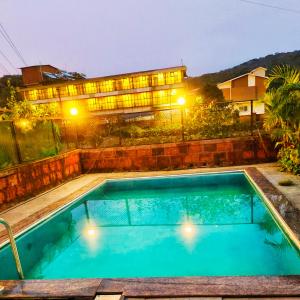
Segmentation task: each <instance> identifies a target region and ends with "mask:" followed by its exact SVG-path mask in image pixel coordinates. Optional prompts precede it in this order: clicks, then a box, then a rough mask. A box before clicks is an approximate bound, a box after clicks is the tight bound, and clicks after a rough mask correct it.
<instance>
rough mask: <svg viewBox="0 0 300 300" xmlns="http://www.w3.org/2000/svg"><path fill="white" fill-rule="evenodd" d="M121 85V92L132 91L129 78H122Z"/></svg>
mask: <svg viewBox="0 0 300 300" xmlns="http://www.w3.org/2000/svg"><path fill="white" fill-rule="evenodd" d="M121 83H122V89H123V90H129V89H132V80H131V78H122V79H121Z"/></svg>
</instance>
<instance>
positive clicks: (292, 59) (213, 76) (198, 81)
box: [188, 50, 300, 88]
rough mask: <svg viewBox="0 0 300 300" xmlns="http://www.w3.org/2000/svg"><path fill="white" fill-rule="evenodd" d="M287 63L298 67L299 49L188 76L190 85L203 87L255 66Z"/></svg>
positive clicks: (247, 70)
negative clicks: (199, 74)
mask: <svg viewBox="0 0 300 300" xmlns="http://www.w3.org/2000/svg"><path fill="white" fill-rule="evenodd" d="M282 64H288V65H292V66H295V67H297V68H299V69H300V50H296V51H293V52H282V53H275V54H271V55H267V56H265V57H260V58H255V59H251V60H249V61H247V62H244V63H242V64H240V65H238V66H235V67H233V68H229V69H226V70H222V71H219V72H216V73H208V74H203V75H201V76H195V77H190V78H189V79H188V81H189V83H190V85H191V86H192V87H194V88H196V87H203V86H204V85H206V84H212V85H215V84H217V83H219V82H223V81H226V80H228V79H231V78H234V77H236V76H240V75H242V74H245V73H248V72H249V71H251V70H253V69H255V68H257V67H265V68H267V69H268V71H270V70H271V69H272V67H274V66H275V65H282Z"/></svg>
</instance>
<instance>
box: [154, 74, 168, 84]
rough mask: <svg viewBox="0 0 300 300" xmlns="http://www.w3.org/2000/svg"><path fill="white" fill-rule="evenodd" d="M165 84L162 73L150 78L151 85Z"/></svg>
mask: <svg viewBox="0 0 300 300" xmlns="http://www.w3.org/2000/svg"><path fill="white" fill-rule="evenodd" d="M164 84H165V76H164V73H158V74H155V75H153V76H152V85H153V86H156V85H164Z"/></svg>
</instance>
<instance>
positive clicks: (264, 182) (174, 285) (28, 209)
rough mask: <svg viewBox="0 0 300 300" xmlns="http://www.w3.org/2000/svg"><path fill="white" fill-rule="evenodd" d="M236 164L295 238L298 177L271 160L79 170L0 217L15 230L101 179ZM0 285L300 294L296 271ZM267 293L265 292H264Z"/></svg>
mask: <svg viewBox="0 0 300 300" xmlns="http://www.w3.org/2000/svg"><path fill="white" fill-rule="evenodd" d="M235 170H245V171H246V173H247V174H248V175H249V176H250V177H251V179H252V180H253V181H254V183H255V184H256V185H257V186H258V187H259V189H260V190H261V191H262V192H263V194H264V195H265V197H266V198H267V199H269V200H270V202H271V203H272V205H273V206H274V207H275V209H276V211H277V212H278V213H279V215H280V216H281V217H282V218H283V219H284V221H285V222H286V223H287V224H288V226H289V227H290V228H291V229H292V231H293V232H294V233H295V238H296V239H297V238H298V242H299V237H300V177H299V176H293V175H290V174H285V173H281V172H279V170H278V166H277V165H276V164H274V163H272V164H259V165H251V166H235V167H222V168H200V169H188V170H176V171H153V172H152V171H151V172H126V173H96V174H83V175H81V176H80V177H78V178H76V179H74V180H72V181H69V182H67V183H64V184H62V185H60V186H58V187H56V188H53V189H51V190H50V191H47V192H45V193H43V194H41V195H39V196H36V197H34V198H32V199H29V200H27V201H24V202H22V203H20V204H18V205H16V206H15V207H13V208H10V209H8V210H6V211H4V212H2V213H0V218H4V219H5V220H7V221H8V222H9V223H10V224H11V225H12V228H13V231H14V233H15V234H20V233H21V232H22V231H23V230H25V229H27V228H28V227H30V226H34V224H36V223H37V222H38V221H39V220H41V219H42V218H45V217H48V216H49V215H51V214H52V213H54V212H55V211H57V210H58V209H60V208H62V207H64V206H65V205H68V204H69V203H71V202H72V201H74V200H75V199H76V198H77V197H79V196H81V195H83V194H84V193H86V192H88V191H89V190H90V189H91V188H93V187H95V186H97V185H98V184H100V183H101V182H103V181H104V180H105V179H118V178H132V177H148V176H161V175H180V174H192V173H207V172H224V171H235ZM262 174H263V175H262ZM282 179H291V180H292V181H293V182H294V185H293V186H289V187H283V186H279V185H278V181H279V180H282ZM271 183H272V184H271ZM5 240H6V233H5V231H4V230H2V231H0V244H1V243H3V242H4V241H5ZM298 245H299V244H298ZM1 285H3V286H4V287H5V289H4V291H2V293H1V292H0V299H1V298H12V299H17V298H22V299H26V298H27V299H28V298H44V299H48V298H50V297H52V298H54V297H55V298H56V297H59V298H62V299H64V298H68V299H94V297H95V296H96V295H97V294H122V295H123V296H124V297H129V300H137V299H133V298H141V300H144V299H143V298H145V297H147V298H151V297H166V298H168V299H170V297H172V298H173V297H195V296H197V297H205V299H211V300H219V299H222V297H223V299H227V298H224V297H251V298H249V299H258V298H255V297H265V299H276V298H274V297H285V298H280V299H282V300H283V299H289V298H287V297H293V298H291V299H300V276H274V277H264V276H259V277H190V278H189V277H186V278H184V277H180V278H148V279H147V278H146V279H143V278H141V279H83V280H53V281H48V280H41V281H39V280H25V281H19V280H16V281H14V280H12V281H2V282H1V281H0V286H1ZM267 296H268V298H266V297H267ZM207 297H208V298H207ZM211 297H215V298H211ZM253 297H254V298H253ZM272 297H273V298H272ZM130 298H131V299H130ZM181 299H183V298H181ZM185 299H187V298H185ZM198 299H199V300H200V298H195V300H198ZM228 299H229V298H228ZM243 299H245V298H243ZM259 299H261V298H259ZM103 300H111V299H103Z"/></svg>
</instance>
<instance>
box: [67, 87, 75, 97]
mask: <svg viewBox="0 0 300 300" xmlns="http://www.w3.org/2000/svg"><path fill="white" fill-rule="evenodd" d="M68 91H69V96H76V95H77V90H76V87H75V85H68Z"/></svg>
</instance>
